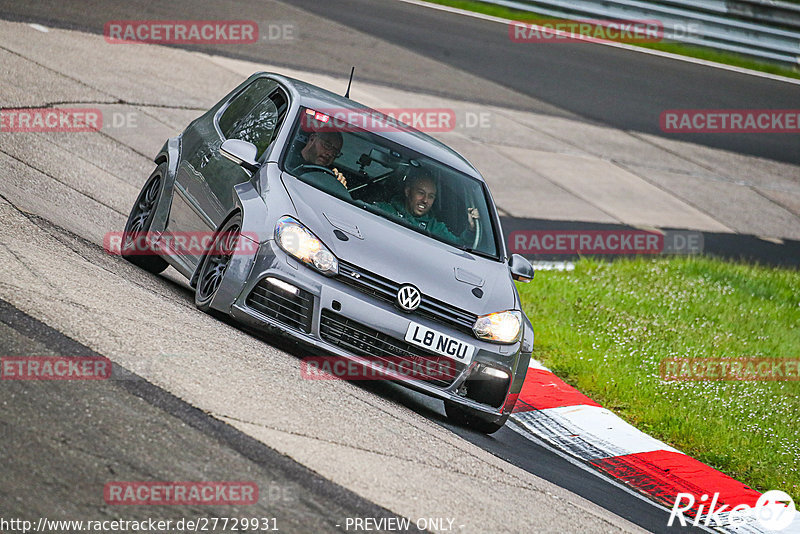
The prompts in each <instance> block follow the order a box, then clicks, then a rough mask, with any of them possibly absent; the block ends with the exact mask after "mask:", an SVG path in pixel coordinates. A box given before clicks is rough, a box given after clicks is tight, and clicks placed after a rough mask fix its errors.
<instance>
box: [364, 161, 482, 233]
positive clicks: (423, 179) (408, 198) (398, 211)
mask: <svg viewBox="0 0 800 534" xmlns="http://www.w3.org/2000/svg"><path fill="white" fill-rule="evenodd" d="M435 200H436V182H435V181H434V180H433V177H432V176H431V175H430V173H429V172H428V171H421V172H419V173H417V174H416V175H414V176H412V177H411V178H410V179H409V181H408V183H407V184H406V186H405V188H404V189H403V198H398V197H395V198H393V199H392V200H391V201H390V202H377V203H376V204H375V206H376V207H378V208H380V209H382V210H383V211H385V212H386V213H388V214H390V215H393V216H395V217H399V218H401V219H404V220H406V221H408V222H409V223H411V224H413V225H414V226H417V227H419V228H423V229H425V230H427V231H429V232H430V233H431V234H433V235H435V236H437V237H441V238H444V239H445V240H447V241H453V242H456V243H459V242H462V241H468V240H469V237H470V236H474V235H475V220H476V219H478V218H479V217H480V215H479V214H478V208H467V221H468V222H469V228H468V229H466V230H465V231H464V233H463V234H462V235H461V236H460V237H459V236H456V235H455V234H454V233H453V232H451V231H450V229H449V228H448V227H447V225H446V224H445V223H443V222H442V221H440V220H438V219H436V217H435V216H434V215H433V214H432V213H431V212H430V211H431V208H432V207H433V203H434V201H435Z"/></svg>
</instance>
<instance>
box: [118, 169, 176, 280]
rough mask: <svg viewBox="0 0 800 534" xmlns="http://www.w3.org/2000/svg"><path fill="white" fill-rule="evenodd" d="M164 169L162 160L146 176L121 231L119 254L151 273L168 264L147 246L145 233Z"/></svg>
mask: <svg viewBox="0 0 800 534" xmlns="http://www.w3.org/2000/svg"><path fill="white" fill-rule="evenodd" d="M166 170H167V164H166V163H162V164H161V165H159V166H158V167H156V170H154V171H153V174H151V175H150V178H148V179H147V182H146V183H145V184H144V187H143V188H142V191H141V192H140V193H139V197H138V198H137V199H136V202H135V203H134V205H133V209H131V214H130V215H129V216H128V222H127V223H125V230H124V231H123V233H122V246H121V250H120V254H121V255H122V257H123V258H125V259H126V260H128V261H129V262H131V263H132V264H134V265H136V266H137V267H141V268H142V269H144V270H145V271H147V272H150V273H153V274H158V273H160V272H162V271H163V270H164V269H166V268H167V267H168V266H169V264H168V263H167V262H166V261H165V260H164V258H162V257H161V256H159V255H158V254H157V253H156V252H155V251H154V250H152V249H151V248H150V247H149V246H148V245H147V237H148V236H147V234H148V232H150V227H151V226H152V224H153V217H154V216H155V213H156V207H157V206H158V201H159V200H160V198H161V186H162V184H163V180H164V173H165V172H166Z"/></svg>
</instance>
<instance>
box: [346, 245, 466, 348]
mask: <svg viewBox="0 0 800 534" xmlns="http://www.w3.org/2000/svg"><path fill="white" fill-rule="evenodd" d="M338 279H339V280H340V281H341V282H344V283H345V284H347V285H349V286H352V287H354V288H356V289H358V290H359V291H362V292H364V293H366V294H368V295H371V296H373V297H375V298H377V299H380V300H383V301H386V302H391V303H394V302H395V298H396V297H397V291H398V290H399V289H400V286H401V285H402V284H398V283H397V282H393V281H392V280H389V279H388V278H384V277H382V276H379V275H377V274H374V273H371V272H369V271H366V270H364V269H361V268H360V267H356V266H355V265H352V264H349V263H346V262H343V261H340V262H339V277H338ZM413 313H414V314H416V315H420V316H422V317H426V318H428V319H431V320H434V321H437V322H440V323H444V324H446V325H449V326H453V327H455V328H457V329H459V330H461V331H462V332H466V333H468V334H472V327H473V326H474V325H475V321H476V320H477V318H478V316H477V315H475V314H473V313H469V312H467V311H464V310H461V309H459V308H456V307H455V306H451V305H450V304H446V303H444V302H442V301H440V300H436V299H433V298H431V297H429V296H427V295H422V301H421V302H420V305H419V308H417V309H416V310H415V311H414V312H413Z"/></svg>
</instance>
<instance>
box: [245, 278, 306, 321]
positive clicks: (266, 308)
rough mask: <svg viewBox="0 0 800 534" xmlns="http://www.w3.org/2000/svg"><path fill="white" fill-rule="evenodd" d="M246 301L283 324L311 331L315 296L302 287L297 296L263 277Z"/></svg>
mask: <svg viewBox="0 0 800 534" xmlns="http://www.w3.org/2000/svg"><path fill="white" fill-rule="evenodd" d="M245 302H246V303H247V305H248V306H250V307H251V308H253V309H254V310H256V311H257V312H259V313H261V314H263V315H266V316H267V317H270V318H272V319H275V320H276V321H278V322H279V323H281V324H285V325H286V326H288V327H290V328H294V329H295V330H300V331H301V332H305V333H309V332H311V318H312V315H313V312H314V296H313V295H312V294H311V293H309V292H308V291H304V290H302V289H300V292H299V294H298V295H297V296H295V295H292V294H291V293H288V292H286V291H284V290H283V289H280V288H278V287H275V286H273V285H271V284H270V283H269V282H267V280H266V279H263V280H261V281H260V282H259V283H258V284H257V285H256V287H254V288H253V290H252V291H251V292H250V294H249V295H248V296H247V300H246V301H245Z"/></svg>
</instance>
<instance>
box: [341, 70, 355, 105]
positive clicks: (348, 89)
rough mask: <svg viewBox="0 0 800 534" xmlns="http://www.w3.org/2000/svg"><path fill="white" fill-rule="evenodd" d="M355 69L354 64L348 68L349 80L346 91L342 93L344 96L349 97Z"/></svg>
mask: <svg viewBox="0 0 800 534" xmlns="http://www.w3.org/2000/svg"><path fill="white" fill-rule="evenodd" d="M355 71H356V67H355V65H353V68H351V69H350V81H349V82H347V92H346V93H345V94H344V97H345V98H350V85H352V83H353V73H354V72H355Z"/></svg>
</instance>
